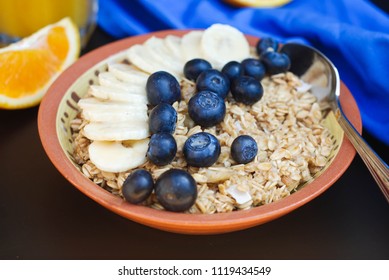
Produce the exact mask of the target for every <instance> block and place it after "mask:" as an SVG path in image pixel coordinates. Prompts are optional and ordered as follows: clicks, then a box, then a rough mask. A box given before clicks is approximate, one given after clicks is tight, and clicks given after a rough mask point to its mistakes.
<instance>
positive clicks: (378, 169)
mask: <svg viewBox="0 0 389 280" xmlns="http://www.w3.org/2000/svg"><path fill="white" fill-rule="evenodd" d="M338 115H339V116H338V123H339V125H340V126H341V127H342V129H343V131H344V133H345V134H346V135H347V138H348V139H349V140H350V142H351V143H352V144H353V146H354V148H355V150H356V151H357V152H358V154H359V156H360V157H361V158H362V160H363V161H364V163H365V164H366V166H367V167H368V169H369V170H370V173H371V174H372V175H373V177H374V179H375V181H376V182H377V184H378V186H379V187H380V189H381V191H382V193H383V194H384V196H385V198H386V200H387V201H388V202H389V168H388V165H387V164H386V163H385V162H384V161H383V160H382V159H381V158H380V157H379V156H378V155H377V154H376V153H375V152H374V151H373V149H372V148H371V147H370V146H369V145H368V144H367V143H366V141H365V140H364V139H363V138H362V137H361V135H360V134H359V133H358V131H357V130H356V129H355V128H354V126H353V125H352V124H351V123H350V121H349V120H348V119H347V118H346V116H345V115H344V114H343V113H341V114H338Z"/></svg>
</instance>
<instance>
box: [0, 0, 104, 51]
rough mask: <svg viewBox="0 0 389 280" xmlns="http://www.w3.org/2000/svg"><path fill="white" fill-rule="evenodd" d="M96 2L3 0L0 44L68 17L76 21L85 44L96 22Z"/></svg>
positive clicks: (74, 0) (1, 4)
mask: <svg viewBox="0 0 389 280" xmlns="http://www.w3.org/2000/svg"><path fill="white" fill-rule="evenodd" d="M97 5H98V4H97V0H0V45H3V46H4V45H7V44H10V43H13V42H16V41H18V40H20V39H22V38H23V37H26V36H29V35H31V34H32V33H34V32H35V31H37V30H39V29H40V28H42V27H44V26H46V25H48V24H51V23H54V22H57V21H59V20H61V19H62V18H64V17H67V16H68V17H70V18H71V19H72V20H73V21H74V22H75V23H76V24H77V26H78V28H79V30H80V35H81V44H82V46H85V44H86V42H87V40H88V38H89V36H90V34H91V33H92V31H93V29H94V27H95V24H96V13H97Z"/></svg>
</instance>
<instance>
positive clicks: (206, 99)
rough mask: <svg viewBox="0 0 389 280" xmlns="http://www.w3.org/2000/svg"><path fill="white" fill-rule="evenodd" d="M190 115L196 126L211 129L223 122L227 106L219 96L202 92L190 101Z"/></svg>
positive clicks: (210, 92) (209, 92)
mask: <svg viewBox="0 0 389 280" xmlns="http://www.w3.org/2000/svg"><path fill="white" fill-rule="evenodd" d="M188 113H189V116H190V117H191V119H192V120H193V121H194V122H195V124H198V125H201V126H202V127H211V126H214V125H217V124H218V123H220V122H221V121H223V119H224V115H225V114H226V104H225V103H224V99H223V98H221V97H220V96H219V95H218V94H216V93H214V92H212V91H200V92H198V93H197V94H196V95H194V96H192V98H191V99H190V100H189V103H188Z"/></svg>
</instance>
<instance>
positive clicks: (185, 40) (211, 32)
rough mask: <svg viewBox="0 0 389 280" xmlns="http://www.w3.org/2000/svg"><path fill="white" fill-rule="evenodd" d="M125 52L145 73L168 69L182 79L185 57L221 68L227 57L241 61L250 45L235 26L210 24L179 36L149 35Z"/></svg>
mask: <svg viewBox="0 0 389 280" xmlns="http://www.w3.org/2000/svg"><path fill="white" fill-rule="evenodd" d="M127 55H128V59H129V60H130V62H131V63H133V64H134V65H135V66H136V67H138V68H139V69H141V70H142V71H144V72H146V73H149V74H152V73H154V72H156V71H167V72H169V73H171V74H172V75H174V76H175V77H176V78H178V79H181V78H182V77H183V73H182V71H183V68H184V65H185V63H186V62H187V61H188V60H191V59H194V58H204V59H206V60H208V61H209V62H210V63H211V64H212V66H213V67H214V68H216V69H219V70H220V69H221V68H222V67H223V66H224V65H225V64H226V63H227V62H229V61H232V60H235V61H239V62H240V61H242V60H243V59H245V58H248V57H249V56H250V46H249V43H248V42H247V40H246V38H245V36H244V35H243V33H242V32H240V31H239V30H238V29H236V28H234V27H232V26H229V25H225V24H213V25H212V26H210V27H209V28H207V29H206V30H204V31H201V30H194V31H190V32H188V33H187V34H185V35H184V36H183V37H182V38H180V37H177V36H173V35H168V36H166V37H165V38H157V37H151V38H149V39H148V40H147V41H146V42H144V43H143V44H137V45H134V46H132V47H131V48H130V49H129V50H128V53H127Z"/></svg>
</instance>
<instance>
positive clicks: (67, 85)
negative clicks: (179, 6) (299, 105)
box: [38, 30, 362, 234]
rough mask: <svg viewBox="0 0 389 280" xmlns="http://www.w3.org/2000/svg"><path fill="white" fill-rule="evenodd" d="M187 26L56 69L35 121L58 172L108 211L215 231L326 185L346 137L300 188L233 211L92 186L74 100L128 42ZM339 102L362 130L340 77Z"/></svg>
mask: <svg viewBox="0 0 389 280" xmlns="http://www.w3.org/2000/svg"><path fill="white" fill-rule="evenodd" d="M187 32H188V30H174V31H172V30H168V31H161V32H155V33H151V34H146V35H142V36H136V37H131V38H127V39H123V40H120V41H117V42H114V43H111V44H108V45H105V46H103V47H100V48H98V49H96V50H94V51H91V52H90V53H88V54H86V55H84V56H83V57H81V58H80V59H79V60H78V61H77V62H76V63H75V64H73V65H72V66H71V67H69V68H68V69H67V70H66V71H65V72H64V73H63V74H62V75H60V77H59V78H58V79H57V80H56V81H55V82H54V83H53V85H52V86H51V87H50V88H49V90H48V92H47V94H46V95H45V97H44V99H43V101H42V103H41V105H40V109H39V115H38V126H39V134H40V138H41V141H42V144H43V147H44V149H45V151H46V153H47V155H48V156H49V158H50V160H51V161H52V162H53V164H54V165H55V167H56V168H57V169H58V170H59V171H60V172H61V174H62V175H63V176H64V177H65V178H66V179H67V180H68V181H69V182H70V183H71V184H73V185H74V186H75V187H76V188H77V189H78V190H80V191H81V192H82V193H84V194H85V195H87V196H88V197H90V198H91V199H93V200H94V201H96V202H97V203H99V204H101V205H102V206H104V207H106V208H107V209H109V210H110V211H113V212H115V213H117V214H119V215H121V216H123V217H125V218H128V219H130V220H132V221H135V222H138V223H141V224H144V225H147V226H150V227H153V228H157V229H161V230H165V231H170V232H176V233H185V234H217V233H226V232H231V231H237V230H242V229H246V228H249V227H253V226H257V225H260V224H263V223H266V222H269V221H271V220H274V219H276V218H278V217H281V216H283V215H285V214H287V213H289V212H291V211H293V210H295V209H296V208H298V207H300V206H302V205H304V204H305V203H307V202H309V201H311V200H312V199H314V198H315V197H317V196H319V195H320V194H321V193H323V192H324V191H325V190H327V189H328V188H329V187H330V186H331V185H332V184H333V183H334V182H335V181H336V180H337V179H338V178H339V177H340V176H341V175H342V174H343V173H344V172H345V170H346V169H347V168H348V166H349V165H350V163H351V161H352V159H353V158H354V155H355V150H354V148H353V147H352V145H351V143H350V142H349V141H348V140H347V139H346V138H344V139H343V141H342V143H341V147H340V149H339V152H338V154H337V156H336V157H335V158H334V160H333V161H332V163H331V165H330V166H329V167H328V168H327V169H326V170H325V171H324V173H322V174H321V175H320V176H319V177H317V178H316V179H315V180H313V181H312V182H311V183H309V184H307V185H306V186H304V187H303V188H302V189H301V190H299V191H297V192H295V193H293V194H292V195H290V196H288V197H286V198H284V199H281V200H279V201H277V202H273V203H271V204H268V205H264V206H260V207H256V208H253V209H250V210H243V211H236V212H232V213H220V214H209V215H205V214H184V213H173V212H168V211H160V210H155V209H152V208H148V207H144V206H138V205H132V204H130V203H127V202H125V201H124V200H123V199H122V198H120V197H117V196H115V195H113V194H111V193H109V192H108V191H106V190H104V189H102V188H101V187H99V186H97V185H96V184H94V183H93V182H92V181H90V180H89V179H88V178H87V177H85V176H84V175H83V174H82V173H81V172H80V169H79V167H78V166H77V164H75V163H74V162H73V161H72V145H71V142H72V140H71V137H70V125H69V123H70V120H72V119H73V118H74V117H75V116H76V114H77V112H78V109H77V105H76V104H77V101H78V99H79V98H80V97H82V96H83V94H85V93H86V89H87V87H88V85H89V84H92V83H96V81H97V74H98V73H99V72H101V71H105V70H106V63H107V61H108V60H111V59H117V58H120V57H124V53H123V52H122V51H124V50H126V49H127V48H129V47H130V46H132V45H134V44H139V43H143V42H144V41H145V40H147V39H148V38H149V37H150V36H157V37H165V36H166V35H168V34H173V35H177V36H182V35H183V34H185V33H187ZM247 39H248V40H249V42H250V44H251V45H254V44H255V43H256V42H257V40H258V38H255V37H252V36H247ZM341 104H342V107H343V109H344V111H345V113H346V115H347V116H348V118H349V119H350V121H351V122H352V123H353V124H354V126H355V127H356V128H357V130H358V131H359V132H361V129H362V124H361V118H360V114H359V111H358V107H357V105H356V103H355V100H354V99H353V97H352V95H351V93H350V92H349V90H348V89H347V88H346V86H345V85H344V84H343V83H342V85H341Z"/></svg>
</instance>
